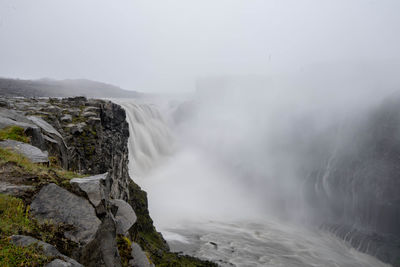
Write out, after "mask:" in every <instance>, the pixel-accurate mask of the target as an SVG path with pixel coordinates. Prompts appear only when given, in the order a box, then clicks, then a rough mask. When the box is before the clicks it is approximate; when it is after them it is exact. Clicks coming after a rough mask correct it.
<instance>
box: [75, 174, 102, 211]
mask: <svg viewBox="0 0 400 267" xmlns="http://www.w3.org/2000/svg"><path fill="white" fill-rule="evenodd" d="M107 175H108V173H107V172H106V173H103V174H99V175H95V176H90V177H85V178H74V179H72V180H71V181H70V184H71V186H72V188H73V190H75V191H76V192H78V193H80V192H84V193H85V195H86V196H87V197H88V199H89V201H90V202H91V203H92V204H93V206H94V207H97V206H98V205H100V203H101V201H102V200H103V199H105V194H104V190H103V184H104V182H105V180H106V177H107Z"/></svg>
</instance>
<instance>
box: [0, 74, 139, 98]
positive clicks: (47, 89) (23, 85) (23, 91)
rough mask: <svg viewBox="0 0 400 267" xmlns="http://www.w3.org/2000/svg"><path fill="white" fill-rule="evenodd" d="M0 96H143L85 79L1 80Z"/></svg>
mask: <svg viewBox="0 0 400 267" xmlns="http://www.w3.org/2000/svg"><path fill="white" fill-rule="evenodd" d="M0 95H2V96H21V97H68V96H86V97H88V98H103V97H104V98H106V97H115V98H119V97H124V98H134V97H140V96H142V94H141V93H138V92H136V91H128V90H124V89H121V88H120V87H117V86H114V85H111V84H106V83H101V82H96V81H90V80H85V79H68V80H52V79H40V80H19V79H7V78H0Z"/></svg>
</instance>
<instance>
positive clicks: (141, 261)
mask: <svg viewBox="0 0 400 267" xmlns="http://www.w3.org/2000/svg"><path fill="white" fill-rule="evenodd" d="M131 249H132V252H131V255H132V258H133V259H132V260H130V261H129V265H130V266H132V267H153V266H154V264H152V263H150V261H149V259H148V258H147V256H146V253H144V251H143V250H142V248H141V247H140V246H139V245H138V244H136V243H135V242H132V245H131Z"/></svg>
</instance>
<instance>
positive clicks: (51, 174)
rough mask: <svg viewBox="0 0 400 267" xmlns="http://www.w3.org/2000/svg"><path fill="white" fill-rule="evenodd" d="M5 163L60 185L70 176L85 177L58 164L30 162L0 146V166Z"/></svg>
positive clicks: (66, 181) (70, 177) (22, 171)
mask: <svg viewBox="0 0 400 267" xmlns="http://www.w3.org/2000/svg"><path fill="white" fill-rule="evenodd" d="M6 163H14V164H15V165H16V167H15V169H16V171H20V172H21V173H24V174H29V175H33V176H37V177H39V180H40V178H43V181H47V182H53V183H56V184H58V185H60V186H63V185H65V184H67V183H69V180H70V179H72V178H79V177H85V175H81V174H77V173H75V172H72V171H66V170H64V169H62V168H60V167H59V166H50V167H48V166H45V165H42V164H35V163H32V162H31V161H30V160H29V159H28V158H26V157H24V156H23V155H21V154H18V153H15V152H13V151H11V150H9V149H5V148H0V166H1V165H4V164H6Z"/></svg>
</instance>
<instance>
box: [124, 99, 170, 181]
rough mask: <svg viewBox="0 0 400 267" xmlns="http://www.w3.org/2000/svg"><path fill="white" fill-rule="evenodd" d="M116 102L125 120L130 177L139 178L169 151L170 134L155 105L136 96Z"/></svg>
mask: <svg viewBox="0 0 400 267" xmlns="http://www.w3.org/2000/svg"><path fill="white" fill-rule="evenodd" d="M117 102H118V103H119V104H120V105H121V106H122V107H123V108H124V109H125V111H126V117H127V121H128V123H129V132H130V137H129V141H128V147H129V170H130V172H131V174H132V177H135V179H138V178H139V179H140V178H142V177H143V175H145V174H146V173H148V172H149V171H150V170H151V169H152V168H153V167H154V166H155V165H157V164H158V163H160V161H161V160H162V159H163V158H164V157H165V156H167V155H169V154H170V153H171V152H172V148H173V146H172V144H173V138H172V134H171V131H170V129H169V126H168V125H167V123H166V120H165V119H164V118H163V116H162V115H161V114H160V112H159V111H158V109H157V108H156V107H155V105H153V104H147V103H141V102H140V101H139V100H123V101H122V100H121V101H117Z"/></svg>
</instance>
